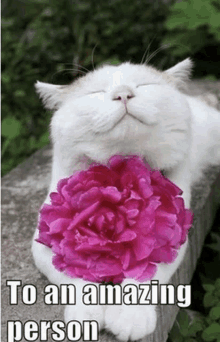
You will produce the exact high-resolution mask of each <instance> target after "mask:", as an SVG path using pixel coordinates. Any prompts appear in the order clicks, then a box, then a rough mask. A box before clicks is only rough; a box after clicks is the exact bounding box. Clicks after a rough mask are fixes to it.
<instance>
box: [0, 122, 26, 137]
mask: <svg viewBox="0 0 220 342" xmlns="http://www.w3.org/2000/svg"><path fill="white" fill-rule="evenodd" d="M21 128H22V125H21V123H20V121H18V120H17V119H15V118H14V117H13V116H11V117H8V118H5V119H4V120H3V121H2V136H3V137H5V138H7V139H10V140H11V139H14V138H16V137H18V136H19V135H20V131H21Z"/></svg>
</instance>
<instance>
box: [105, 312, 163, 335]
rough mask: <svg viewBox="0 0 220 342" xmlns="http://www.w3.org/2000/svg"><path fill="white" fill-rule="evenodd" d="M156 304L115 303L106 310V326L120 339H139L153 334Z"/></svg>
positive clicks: (155, 320)
mask: <svg viewBox="0 0 220 342" xmlns="http://www.w3.org/2000/svg"><path fill="white" fill-rule="evenodd" d="M156 322H157V315H156V307H155V306H147V307H146V306H141V305H121V306H119V305H117V306H116V305H113V306H108V307H107V309H106V311H105V328H106V329H107V330H109V331H111V332H112V333H113V334H114V335H115V336H116V337H117V338H118V339H119V340H121V341H128V340H132V341H134V340H139V339H141V338H143V337H144V336H146V335H149V334H151V333H152V332H153V331H154V330H155V327H156Z"/></svg>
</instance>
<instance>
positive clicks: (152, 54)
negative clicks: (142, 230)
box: [144, 45, 169, 64]
mask: <svg viewBox="0 0 220 342" xmlns="http://www.w3.org/2000/svg"><path fill="white" fill-rule="evenodd" d="M168 47H169V46H168V45H162V46H160V47H159V48H158V49H157V50H155V51H154V52H152V53H151V54H150V56H149V57H147V58H146V60H145V62H144V64H148V63H149V62H150V61H151V59H152V58H154V57H155V56H156V55H157V54H158V53H159V52H160V51H161V50H165V49H167V48H168Z"/></svg>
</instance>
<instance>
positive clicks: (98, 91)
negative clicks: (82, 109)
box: [88, 90, 106, 95]
mask: <svg viewBox="0 0 220 342" xmlns="http://www.w3.org/2000/svg"><path fill="white" fill-rule="evenodd" d="M100 93H106V91H105V90H96V91H91V92H90V93H88V94H89V95H90V94H100Z"/></svg>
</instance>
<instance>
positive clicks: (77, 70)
mask: <svg viewBox="0 0 220 342" xmlns="http://www.w3.org/2000/svg"><path fill="white" fill-rule="evenodd" d="M65 71H69V72H70V71H72V72H73V73H72V74H73V75H76V74H77V73H82V74H84V75H86V72H85V71H83V70H80V69H74V68H71V69H63V70H58V71H57V72H55V73H54V74H53V75H52V77H51V79H53V77H54V76H55V75H57V74H58V73H61V72H65ZM74 71H76V72H75V73H74Z"/></svg>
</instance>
